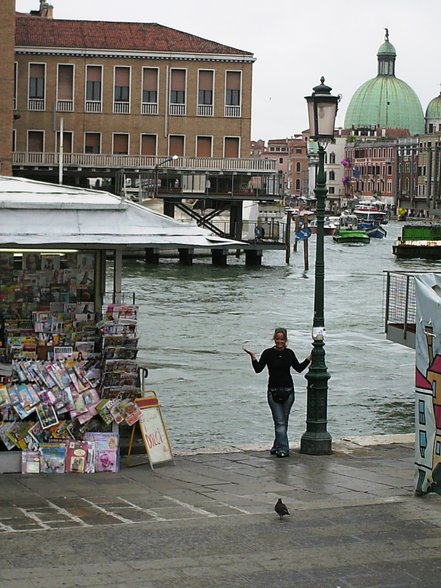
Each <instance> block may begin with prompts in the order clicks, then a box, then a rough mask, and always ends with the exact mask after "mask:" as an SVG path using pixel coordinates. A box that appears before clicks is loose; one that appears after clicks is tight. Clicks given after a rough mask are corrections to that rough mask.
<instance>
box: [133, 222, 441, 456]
mask: <svg viewBox="0 0 441 588" xmlns="http://www.w3.org/2000/svg"><path fill="white" fill-rule="evenodd" d="M387 230H388V235H387V237H386V238H385V239H371V242H370V244H369V245H364V246H348V245H343V244H337V243H335V242H334V241H333V239H332V237H328V236H327V237H325V325H326V346H325V351H326V365H327V367H328V371H329V374H330V376H331V378H330V380H329V382H328V388H329V395H328V396H329V397H328V430H329V432H330V433H331V435H332V437H333V438H334V439H341V438H344V437H346V436H355V435H375V434H396V433H410V432H412V431H413V420H414V413H413V410H414V409H413V394H414V363H415V352H414V351H413V350H411V349H408V348H406V347H404V346H401V345H399V344H396V343H392V342H390V341H388V340H386V336H385V334H384V285H385V274H384V271H385V270H408V271H416V270H422V271H432V270H433V271H439V270H440V269H441V262H440V263H438V262H433V261H424V260H416V259H415V260H397V259H396V258H395V256H394V255H393V253H392V244H393V241H394V240H395V239H396V238H397V236H398V235H399V233H400V230H401V225H400V223H397V222H393V221H392V222H390V223H389V224H388V225H387ZM314 258H315V236H312V237H311V239H310V240H309V268H310V269H309V271H307V272H305V271H304V268H303V263H304V257H303V247H302V244H300V245H299V247H298V252H297V253H292V254H291V259H290V263H289V264H286V262H285V253H284V252H282V251H269V252H265V253H264V255H263V262H262V266H261V267H249V266H245V263H244V259H243V258H239V259H237V258H236V257H235V256H231V257H230V258H229V259H228V266H227V267H215V266H213V265H212V264H211V260H210V258H196V259H195V260H194V264H193V265H192V266H190V267H188V266H181V265H179V264H178V262H177V260H176V259H168V260H166V259H161V261H160V264H159V265H157V266H150V265H146V264H144V262H143V261H134V260H130V261H128V260H126V261H125V264H124V272H123V289H124V291H125V292H126V293H131V292H134V293H135V295H136V303H137V304H138V305H139V321H138V332H139V337H140V342H139V347H140V351H139V355H138V357H139V358H140V359H141V360H142V361H143V362H145V363H146V364H147V366H148V368H149V375H148V378H147V381H146V387H147V388H150V389H153V390H155V392H156V393H157V395H158V397H159V401H160V403H161V407H162V414H163V417H164V421H165V424H166V427H167V430H168V433H169V436H170V440H171V444H172V447H173V449H174V450H179V451H191V450H203V449H208V450H228V448H233V447H240V448H246V447H266V446H268V447H269V445H270V443H271V442H272V435H273V430H272V420H271V414H270V411H269V407H268V405H267V402H266V371H265V372H263V373H262V374H259V375H257V374H255V373H254V371H253V369H252V367H251V364H250V360H249V357H248V356H247V355H246V354H245V353H244V352H243V351H242V347H243V346H246V347H247V348H248V349H251V350H252V351H254V352H255V353H257V354H259V353H260V352H261V351H262V350H263V349H264V348H266V347H269V346H271V344H272V340H271V337H272V333H273V331H274V328H275V327H279V326H280V327H286V328H287V329H288V336H289V346H290V347H292V349H293V350H294V351H295V353H296V355H297V356H298V358H299V359H300V360H303V359H304V358H305V357H306V356H307V355H308V354H309V353H310V351H311V341H312V339H311V329H312V318H313V301H314ZM305 373H306V371H305V372H304V373H303V374H297V373H296V372H294V374H293V377H294V384H295V390H296V401H295V404H294V407H293V410H292V413H291V418H290V430H289V437H290V441H291V442H292V443H294V444H295V443H296V442H298V440H299V439H300V437H301V435H302V434H303V432H304V431H305V419H306V379H305V377H304V375H305Z"/></svg>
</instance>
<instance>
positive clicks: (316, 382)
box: [300, 77, 340, 455]
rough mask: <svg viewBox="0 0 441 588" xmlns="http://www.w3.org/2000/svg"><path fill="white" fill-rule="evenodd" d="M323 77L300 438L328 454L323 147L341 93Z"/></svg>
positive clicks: (315, 123) (316, 111)
mask: <svg viewBox="0 0 441 588" xmlns="http://www.w3.org/2000/svg"><path fill="white" fill-rule="evenodd" d="M324 82H325V78H323V77H322V78H321V79H320V85H319V86H316V87H315V88H313V93H312V95H311V96H306V97H305V99H306V102H307V105H308V116H309V130H310V139H312V140H313V141H317V143H318V159H319V161H318V172H317V179H316V186H315V189H314V193H315V196H316V200H317V213H316V216H317V234H316V254H315V283H314V320H313V326H312V339H313V343H312V345H313V348H312V353H311V363H310V365H309V370H308V373H307V374H306V379H307V381H308V386H307V403H306V431H305V433H303V435H302V438H301V440H300V453H307V454H309V455H329V454H330V453H332V438H331V435H330V434H329V432H328V431H327V424H328V417H327V410H328V406H327V405H328V380H329V378H330V376H329V374H328V370H327V367H326V364H325V349H324V346H325V341H324V338H325V312H324V280H325V256H324V220H325V200H326V194H327V192H328V190H327V188H326V174H325V150H326V147H327V145H328V143H329V142H330V141H332V139H333V138H334V127H335V117H336V115H337V105H338V102H339V100H340V96H332V95H331V90H332V88H330V87H329V86H326V85H325V83H324Z"/></svg>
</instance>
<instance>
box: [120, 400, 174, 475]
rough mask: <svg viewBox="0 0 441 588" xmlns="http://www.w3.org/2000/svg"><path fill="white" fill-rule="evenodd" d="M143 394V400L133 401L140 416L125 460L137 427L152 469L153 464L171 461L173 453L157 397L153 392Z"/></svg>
mask: <svg viewBox="0 0 441 588" xmlns="http://www.w3.org/2000/svg"><path fill="white" fill-rule="evenodd" d="M144 394H145V396H144V397H143V398H137V399H136V400H135V402H136V404H137V405H138V406H139V408H140V409H141V412H142V415H141V418H140V419H139V421H138V422H137V423H136V424H135V425H134V426H133V428H132V434H131V437H130V443H129V450H128V453H127V460H129V458H130V454H131V450H132V444H133V437H134V433H135V427H136V426H137V425H139V428H140V430H141V435H142V440H143V443H144V447H145V450H146V453H147V457H148V459H149V463H150V467H151V468H153V466H154V465H155V464H158V463H164V462H167V461H173V453H172V449H171V445H170V439H169V437H168V433H167V429H166V427H165V423H164V419H163V418H162V414H161V407H160V405H159V401H158V397H157V396H156V393H155V392H153V390H146V391H145V393H144ZM128 465H129V464H128Z"/></svg>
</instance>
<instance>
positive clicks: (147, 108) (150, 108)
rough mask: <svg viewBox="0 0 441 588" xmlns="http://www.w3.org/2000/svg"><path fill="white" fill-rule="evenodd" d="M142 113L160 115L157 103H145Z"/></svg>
mask: <svg viewBox="0 0 441 588" xmlns="http://www.w3.org/2000/svg"><path fill="white" fill-rule="evenodd" d="M141 112H142V114H158V104H157V102H143V103H142V106H141Z"/></svg>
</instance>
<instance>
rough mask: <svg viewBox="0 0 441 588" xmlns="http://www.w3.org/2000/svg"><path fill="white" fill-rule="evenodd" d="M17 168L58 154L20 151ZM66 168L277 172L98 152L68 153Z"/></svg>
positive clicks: (259, 165)
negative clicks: (158, 167)
mask: <svg viewBox="0 0 441 588" xmlns="http://www.w3.org/2000/svg"><path fill="white" fill-rule="evenodd" d="M12 160H13V165H18V166H36V165H41V166H48V167H49V166H54V165H58V162H59V154H58V153H36V152H26V151H16V152H14V153H13V156H12ZM63 164H64V166H65V167H69V166H71V167H81V168H83V167H86V168H87V167H90V168H113V169H115V168H116V169H130V168H132V169H138V170H139V169H143V168H144V169H154V168H155V166H156V165H160V166H161V169H162V168H164V169H166V168H173V169H176V170H181V171H182V170H201V172H225V171H231V172H233V173H234V172H237V173H240V172H246V173H247V172H249V173H265V172H268V173H275V172H276V162H275V161H272V160H269V159H255V158H234V157H231V158H229V157H178V159H176V160H173V161H167V162H165V163H164V157H158V156H153V155H110V154H109V155H107V154H106V155H104V154H98V153H66V152H65V153H64V154H63Z"/></svg>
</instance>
